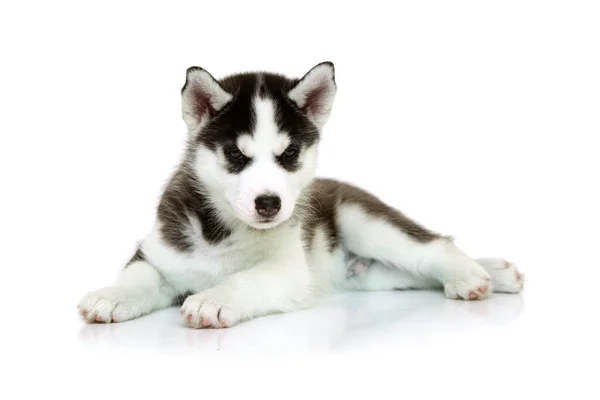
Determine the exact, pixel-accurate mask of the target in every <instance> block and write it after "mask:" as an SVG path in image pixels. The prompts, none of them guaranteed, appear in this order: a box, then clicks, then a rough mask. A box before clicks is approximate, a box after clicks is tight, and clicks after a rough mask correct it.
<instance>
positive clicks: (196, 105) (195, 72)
mask: <svg viewBox="0 0 600 400" xmlns="http://www.w3.org/2000/svg"><path fill="white" fill-rule="evenodd" d="M232 98H233V96H232V95H231V94H230V93H228V92H226V91H225V90H224V89H223V88H222V87H221V85H220V84H219V82H217V80H216V79H215V78H213V76H212V75H211V74H209V73H208V71H206V70H204V69H202V68H200V67H190V68H188V70H187V75H186V79H185V85H184V86H183V89H181V106H182V107H181V111H182V115H183V120H184V121H185V123H186V124H187V127H188V130H189V131H190V132H192V131H194V130H196V129H197V128H198V126H200V124H202V123H203V122H205V121H206V120H208V118H210V117H211V116H213V115H214V114H215V113H216V112H217V111H219V110H220V109H221V108H223V107H224V106H225V105H226V104H227V103H229V102H230V101H231V99H232Z"/></svg>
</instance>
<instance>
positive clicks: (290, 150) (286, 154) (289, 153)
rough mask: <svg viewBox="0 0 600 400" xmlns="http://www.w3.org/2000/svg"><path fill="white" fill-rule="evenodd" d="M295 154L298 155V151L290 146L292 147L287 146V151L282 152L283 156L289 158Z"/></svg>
mask: <svg viewBox="0 0 600 400" xmlns="http://www.w3.org/2000/svg"><path fill="white" fill-rule="evenodd" d="M297 153H298V149H297V148H296V147H295V146H293V145H292V146H289V147H288V148H287V149H285V151H284V152H283V156H284V157H287V158H290V157H294V156H295V155H296V154H297Z"/></svg>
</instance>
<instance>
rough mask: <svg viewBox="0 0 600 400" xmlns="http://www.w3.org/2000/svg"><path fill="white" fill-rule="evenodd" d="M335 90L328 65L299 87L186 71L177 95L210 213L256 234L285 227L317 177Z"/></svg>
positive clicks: (272, 78)
mask: <svg viewBox="0 0 600 400" xmlns="http://www.w3.org/2000/svg"><path fill="white" fill-rule="evenodd" d="M335 92H336V85H335V78H334V67H333V64H332V63H329V62H326V63H321V64H319V65H317V66H315V67H314V68H312V69H311V70H310V71H309V72H308V73H307V74H306V75H304V77H303V78H301V79H288V78H286V77H284V76H281V75H276V74H270V73H247V74H237V75H232V76H229V77H227V78H224V79H222V80H216V79H215V78H214V77H213V76H212V75H211V74H209V73H208V72H207V71H206V70H204V69H202V68H199V67H192V68H189V69H188V71H187V78H186V83H185V85H184V87H183V89H182V106H183V110H182V111H183V119H184V120H185V122H186V124H187V127H188V131H189V134H190V154H191V156H192V157H191V161H190V162H191V164H192V168H193V170H194V172H195V173H196V175H197V176H198V177H199V179H200V181H201V182H202V184H203V186H204V187H205V190H206V191H207V192H208V196H209V197H210V199H211V201H212V203H213V205H214V206H215V207H216V208H217V209H218V211H219V212H220V213H222V214H227V215H229V216H232V217H235V218H237V219H239V220H241V221H243V222H244V223H245V224H247V225H250V226H252V227H254V228H257V229H268V228H272V227H274V226H277V225H279V224H280V223H282V222H284V221H286V220H288V219H289V218H290V217H291V216H292V214H293V212H294V209H295V208H296V203H297V201H298V199H299V196H300V194H301V193H302V190H303V189H304V188H305V187H306V186H307V185H308V184H309V183H310V182H311V181H312V179H313V177H314V175H315V170H316V161H317V160H316V158H317V144H318V142H319V135H320V132H321V130H322V128H323V126H324V125H325V123H326V122H327V119H328V118H329V114H330V112H331V108H332V106H333V100H334V98H335Z"/></svg>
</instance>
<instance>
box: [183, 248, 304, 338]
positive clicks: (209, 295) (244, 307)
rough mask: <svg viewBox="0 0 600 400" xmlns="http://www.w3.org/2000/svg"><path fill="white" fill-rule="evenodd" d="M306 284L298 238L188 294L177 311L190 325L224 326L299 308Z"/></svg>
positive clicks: (194, 326)
mask: <svg viewBox="0 0 600 400" xmlns="http://www.w3.org/2000/svg"><path fill="white" fill-rule="evenodd" d="M290 250H291V251H290ZM308 287H309V274H308V267H307V264H306V260H305V258H304V253H303V251H302V246H301V244H300V242H299V241H298V243H297V245H295V246H294V248H293V249H289V248H285V249H281V250H278V253H277V254H276V255H274V256H272V257H269V258H268V259H266V260H264V261H263V262H260V263H258V264H257V265H255V266H254V267H252V268H250V269H247V270H244V271H241V272H238V273H236V274H233V275H231V276H229V277H228V278H227V279H225V280H224V281H223V282H221V283H220V284H219V285H217V286H215V287H213V288H210V289H207V290H205V291H203V292H200V293H198V294H195V295H192V296H189V297H188V298H187V299H186V300H185V302H184V303H183V306H182V307H181V314H182V315H183V317H184V318H185V322H186V323H187V324H188V325H189V326H190V327H192V328H227V327H230V326H232V325H235V324H236V323H238V322H240V321H243V320H247V319H251V318H255V317H258V316H261V315H265V314H269V313H273V312H286V311H291V310H294V309H297V308H299V307H300V306H302V304H303V303H304V302H305V301H306V300H307V296H308Z"/></svg>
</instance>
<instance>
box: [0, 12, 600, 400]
mask: <svg viewBox="0 0 600 400" xmlns="http://www.w3.org/2000/svg"><path fill="white" fill-rule="evenodd" d="M156 3H158V2H156ZM599 21H600V13H599V8H598V3H597V2H594V1H588V2H585V1H549V0H546V1H527V0H520V1H512V0H511V1H508V0H507V1H502V2H500V1H498V2H491V1H452V2H450V1H438V2H434V1H418V2H416V1H414V2H378V1H368V2H358V4H351V2H339V3H337V4H336V3H334V2H326V1H317V2H310V1H296V2H270V3H268V2H261V1H247V2H239V3H233V2H226V1H222V2H219V1H211V2H207V1H195V2H186V3H184V2H169V3H167V2H162V5H157V4H155V2H139V3H134V2H110V1H105V2H95V3H94V2H71V3H68V2H64V1H62V2H57V1H54V2H42V1H38V2H33V1H21V2H16V1H15V2H3V3H2V5H1V6H0V43H1V48H0V51H1V53H0V54H1V55H0V57H1V59H0V72H1V73H0V113H1V116H0V135H1V136H0V167H1V168H0V174H1V190H2V192H1V196H0V202H1V207H0V213H1V214H0V216H1V222H0V235H1V237H0V239H1V240H0V246H1V250H0V260H1V267H2V277H1V278H0V284H1V286H2V288H1V289H0V296H1V299H2V303H1V307H2V309H1V310H2V314H3V317H4V318H3V322H2V328H0V336H1V342H0V346H1V347H0V348H1V356H0V359H1V361H0V363H1V365H2V367H3V368H2V369H3V372H2V376H3V379H2V380H3V381H4V383H3V384H2V385H1V386H0V391H4V392H7V393H8V395H7V396H5V395H1V396H2V397H3V398H30V397H31V398H47V397H53V396H61V397H68V396H77V397H78V398H89V397H93V398H113V397H114V398H122V397H125V396H126V395H127V396H130V398H141V397H138V396H142V395H147V396H149V397H150V398H154V397H167V396H169V397H173V396H176V395H191V396H194V397H200V398H202V397H203V396H205V397H207V396H223V397H224V398H230V397H233V396H234V395H246V396H251V395H250V394H249V393H255V394H256V393H259V394H260V395H261V396H265V397H268V395H269V394H272V395H273V396H274V397H273V398H306V397H307V396H311V397H314V398H317V399H320V398H334V397H332V396H336V397H337V396H342V395H343V396H345V397H351V398H354V397H362V398H365V397H366V396H381V395H386V398H388V397H391V396H394V397H398V398H399V397H403V398H406V399H413V398H422V397H424V398H429V397H434V396H435V397H439V396H443V397H444V398H448V397H449V398H477V397H481V398H489V397H492V398H496V397H505V398H506V396H511V398H525V397H528V398H532V397H531V396H536V397H537V396H544V395H546V394H549V393H552V394H556V395H558V396H561V397H564V396H569V398H571V397H573V398H574V397H577V396H578V395H579V396H581V397H580V398H597V397H595V396H596V395H597V394H598V389H597V382H595V381H594V379H596V378H597V372H598V356H599V355H600V354H599V351H598V350H599V349H598V342H597V340H598V337H599V334H600V332H599V330H598V328H597V323H598V320H597V315H598V309H597V307H598V305H600V301H599V300H598V297H597V295H596V293H597V280H598V278H600V274H599V272H598V271H599V267H600V265H599V264H600V262H599V261H598V239H599V235H598V225H599V222H600V213H599V211H598V203H599V200H600V196H599V195H598V189H597V188H598V180H599V179H598V174H599V171H600V162H599V161H598V159H599V156H598V153H599V149H600V147H599V145H598V142H597V137H598V135H599V134H600V114H599V111H600V23H599ZM327 60H329V61H333V62H334V63H335V65H336V79H337V84H338V95H337V99H336V104H335V106H334V111H333V115H332V117H331V119H330V122H329V123H328V125H327V126H326V128H325V133H324V139H323V142H322V151H321V162H320V169H319V173H320V175H323V176H329V177H335V178H340V179H344V180H347V181H350V182H353V183H355V184H359V185H361V186H363V187H365V188H367V189H368V190H370V191H372V192H375V193H376V194H378V195H379V196H381V198H383V199H384V200H385V201H387V202H388V203H390V204H393V205H394V206H397V207H398V208H400V209H402V210H403V211H404V212H405V213H407V214H408V215H410V216H411V217H413V218H415V219H417V220H418V221H420V222H422V223H423V224H425V225H427V226H428V227H430V228H432V229H434V230H437V231H441V232H443V233H446V234H452V235H454V236H456V237H457V243H458V244H459V245H460V246H462V247H463V248H464V249H465V250H466V251H467V252H469V253H470V254H472V255H473V256H503V257H506V258H508V259H509V260H511V261H514V262H516V263H518V264H519V265H520V266H521V268H522V271H523V272H524V273H525V274H526V276H527V284H526V290H525V292H524V293H523V294H522V295H521V296H494V298H491V299H489V300H488V301H486V302H480V303H477V304H467V303H460V302H451V301H449V300H445V299H444V298H443V296H442V295H441V294H439V293H373V294H366V295H355V296H347V297H342V298H338V299H334V300H332V303H330V304H329V305H324V306H323V307H322V308H320V309H315V310H312V311H307V312H305V313H298V314H292V315H286V316H273V317H268V318H263V319H260V320H257V321H253V322H250V323H247V324H243V325H240V326H239V327H237V328H232V329H229V330H227V331H221V332H215V331H212V332H210V331H193V330H189V329H185V328H183V327H182V326H181V324H180V323H179V317H178V315H177V310H176V309H171V310H165V311H163V312H161V313H158V314H156V315H153V316H149V317H146V318H142V319H140V320H138V321H134V322H131V323H125V324H120V325H118V326H117V325H114V326H97V325H95V326H84V325H83V324H82V323H81V321H80V320H79V319H78V317H77V314H76V309H75V307H76V305H77V303H78V301H79V299H80V298H81V297H82V296H83V294H85V293H86V292H87V291H88V290H92V289H96V288H99V287H101V286H104V285H106V284H109V283H110V282H111V281H112V279H113V278H114V277H115V276H116V274H117V272H118V271H119V269H120V268H121V267H122V265H123V263H124V262H125V261H126V260H127V259H128V258H129V257H130V256H131V254H132V251H133V249H134V246H135V242H136V240H139V239H141V238H142V237H143V235H144V234H145V233H146V231H147V230H148V229H149V227H150V226H151V225H152V222H153V213H154V209H155V206H156V204H157V199H158V196H159V195H160V191H161V188H162V185H163V183H164V181H165V180H166V179H167V177H168V176H169V174H170V173H171V171H172V170H173V168H174V167H175V165H176V164H177V162H178V158H179V156H180V154H181V152H182V150H183V147H182V145H183V142H184V139H185V126H184V123H183V121H182V120H181V116H180V98H179V91H180V88H181V86H182V85H183V83H184V76H185V70H186V68H187V67H189V66H192V65H199V66H202V67H204V68H206V69H207V70H209V71H210V72H211V73H212V74H213V75H215V76H216V77H222V76H224V75H226V74H229V73H233V72H238V71H246V70H270V71H276V72H280V73H284V74H287V75H290V76H301V75H302V74H304V73H305V72H306V71H307V70H308V69H309V68H311V67H312V66H313V65H314V64H316V63H318V62H321V61H327ZM399 310H400V311H399ZM223 332H225V333H223ZM594 371H595V372H594ZM594 393H595V394H594Z"/></svg>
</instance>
